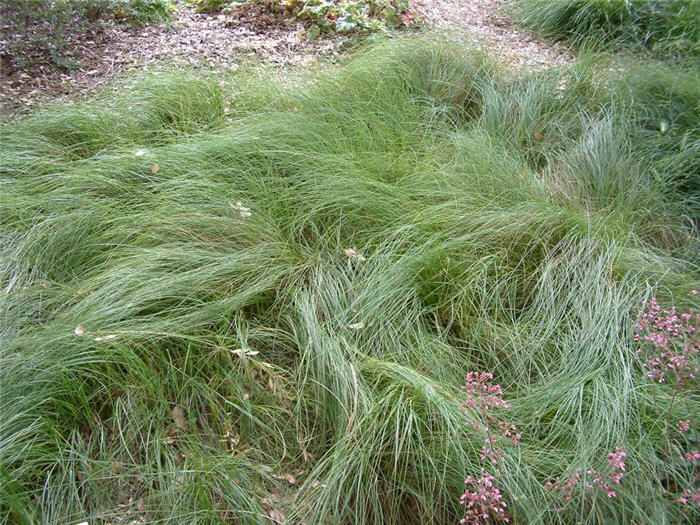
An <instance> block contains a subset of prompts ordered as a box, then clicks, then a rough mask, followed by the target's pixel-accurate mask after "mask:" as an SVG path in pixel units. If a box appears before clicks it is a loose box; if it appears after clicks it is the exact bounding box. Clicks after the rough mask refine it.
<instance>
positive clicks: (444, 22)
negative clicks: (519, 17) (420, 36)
mask: <svg viewBox="0 0 700 525" xmlns="http://www.w3.org/2000/svg"><path fill="white" fill-rule="evenodd" d="M410 3H411V8H412V9H414V10H415V11H416V12H417V13H418V14H419V15H421V17H422V18H423V19H424V20H425V21H426V22H427V23H428V25H431V26H433V27H439V28H443V29H449V30H453V31H454V30H457V31H464V32H466V33H467V34H471V35H473V36H474V37H475V38H476V40H477V42H479V43H481V44H483V45H484V46H485V47H486V48H487V49H488V50H489V51H490V52H491V53H493V54H494V55H496V56H498V57H499V58H501V59H503V60H505V61H506V62H508V63H510V64H512V65H514V66H526V67H529V68H536V69H544V68H548V67H551V66H553V65H557V64H561V63H564V62H568V61H569V60H571V55H570V54H569V53H568V51H567V49H566V48H565V47H564V46H562V45H560V44H557V43H555V42H550V41H542V40H537V39H535V38H534V37H533V35H532V34H530V33H528V32H527V31H524V30H523V29H520V28H518V27H515V26H514V25H513V24H512V23H511V22H510V20H509V19H508V17H507V15H506V13H505V9H504V7H506V6H507V4H509V3H510V2H509V0H411V2H410Z"/></svg>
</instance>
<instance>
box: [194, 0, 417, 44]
mask: <svg viewBox="0 0 700 525" xmlns="http://www.w3.org/2000/svg"><path fill="white" fill-rule="evenodd" d="M250 4H255V5H257V6H259V7H261V8H263V9H266V10H269V11H272V12H275V13H278V14H283V15H286V16H290V17H293V18H297V19H300V20H303V21H304V22H305V23H306V24H307V26H308V27H309V36H310V38H316V37H317V36H318V34H320V33H321V32H331V33H341V34H343V33H362V32H372V31H382V30H386V29H387V28H395V27H398V26H400V25H401V24H403V23H404V18H403V14H404V13H405V12H406V11H407V10H408V0H242V1H231V0H200V2H199V4H198V9H199V10H200V11H216V10H219V9H222V8H224V7H225V6H227V8H228V9H236V8H240V7H241V6H247V5H250Z"/></svg>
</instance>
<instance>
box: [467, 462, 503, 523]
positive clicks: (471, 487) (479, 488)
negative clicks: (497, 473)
mask: <svg viewBox="0 0 700 525" xmlns="http://www.w3.org/2000/svg"><path fill="white" fill-rule="evenodd" d="M495 479H496V478H495V477H493V476H492V475H491V474H490V473H488V472H487V471H485V470H482V471H481V477H480V478H479V479H477V480H474V478H472V477H471V476H467V479H465V480H464V482H465V483H466V484H467V488H466V489H465V491H464V494H462V498H461V504H462V505H465V507H466V511H465V512H466V514H465V516H464V518H462V519H461V520H459V522H460V523H462V524H465V525H466V524H469V525H479V524H481V523H483V522H485V521H488V520H489V517H491V516H494V517H496V518H500V519H501V520H502V521H504V522H506V523H508V522H509V521H510V520H509V519H508V518H507V517H506V516H505V508H506V502H505V501H503V497H502V496H501V491H500V490H498V489H497V488H496V487H495V485H494V483H493V482H494V481H495Z"/></svg>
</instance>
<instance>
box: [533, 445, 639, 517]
mask: <svg viewBox="0 0 700 525" xmlns="http://www.w3.org/2000/svg"><path fill="white" fill-rule="evenodd" d="M626 457H627V454H626V453H625V451H624V449H623V448H622V447H616V448H615V450H614V451H613V452H610V453H609V454H608V466H607V468H606V470H605V471H603V472H598V471H597V470H595V469H588V470H587V471H586V475H587V477H588V478H589V481H586V482H585V484H584V485H583V487H584V488H585V489H586V490H590V489H593V488H599V489H601V490H603V491H604V492H605V494H606V495H607V497H608V498H614V497H616V496H617V492H615V491H614V490H613V489H612V485H613V484H615V485H620V481H621V480H622V478H623V476H624V475H625V474H624V473H625V470H626V468H627V466H626V465H625V462H624V459H625V458H626ZM581 481H582V480H581V469H580V468H577V469H571V468H570V467H567V468H566V472H565V473H564V475H563V476H561V477H559V478H557V479H556V480H555V481H554V482H553V483H552V482H551V481H548V482H547V483H546V484H545V488H546V489H547V490H552V491H554V492H556V493H558V495H559V497H561V499H562V500H563V501H564V502H565V503H568V502H569V501H571V500H572V499H573V497H574V492H575V490H576V487H577V486H578V484H579V483H580V482H581Z"/></svg>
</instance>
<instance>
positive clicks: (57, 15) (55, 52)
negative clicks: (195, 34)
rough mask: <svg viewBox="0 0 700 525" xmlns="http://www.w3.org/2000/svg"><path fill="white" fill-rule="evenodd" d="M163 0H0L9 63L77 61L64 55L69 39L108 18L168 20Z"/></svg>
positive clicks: (69, 63)
mask: <svg viewBox="0 0 700 525" xmlns="http://www.w3.org/2000/svg"><path fill="white" fill-rule="evenodd" d="M169 10H170V2H168V1H166V0H0V16H1V17H2V18H3V20H6V21H7V22H8V23H7V25H4V26H3V35H2V36H3V39H4V40H5V45H6V53H7V55H8V58H9V65H10V66H11V67H13V68H25V67H28V66H30V65H33V64H37V63H44V64H48V65H50V66H52V67H57V68H59V69H71V68H72V67H73V66H75V65H76V64H75V63H74V62H73V61H72V59H70V58H69V57H67V56H66V51H69V50H70V46H71V43H72V42H74V41H76V40H79V39H80V38H82V37H83V36H84V35H85V34H86V33H87V32H88V31H89V30H91V29H95V28H97V27H99V25H100V23H101V22H103V21H105V20H108V19H116V20H118V21H123V22H126V23H129V24H133V25H144V24H148V23H151V22H155V21H158V20H167V19H168V18H169V14H170V11H169Z"/></svg>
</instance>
